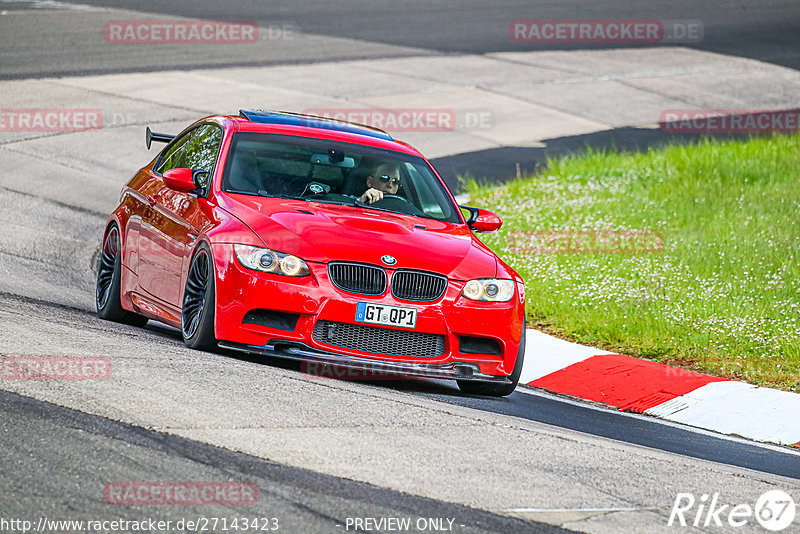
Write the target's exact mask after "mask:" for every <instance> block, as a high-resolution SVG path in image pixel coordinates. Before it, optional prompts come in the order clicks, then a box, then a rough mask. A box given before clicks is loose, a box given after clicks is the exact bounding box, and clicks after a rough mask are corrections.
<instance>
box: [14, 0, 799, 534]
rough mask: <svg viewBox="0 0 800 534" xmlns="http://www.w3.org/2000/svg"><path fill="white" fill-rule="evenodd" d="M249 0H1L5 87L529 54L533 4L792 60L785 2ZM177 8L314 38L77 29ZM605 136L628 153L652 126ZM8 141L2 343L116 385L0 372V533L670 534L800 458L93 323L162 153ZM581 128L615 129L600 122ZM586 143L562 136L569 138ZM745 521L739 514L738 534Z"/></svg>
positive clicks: (791, 25)
mask: <svg viewBox="0 0 800 534" xmlns="http://www.w3.org/2000/svg"><path fill="white" fill-rule="evenodd" d="M263 6H264V3H262V2H256V1H242V2H238V3H236V4H231V5H225V4H223V3H217V2H209V1H200V2H191V1H188V0H187V1H182V2H170V3H163V2H149V1H144V2H122V1H121V0H120V1H119V2H115V1H86V2H82V3H80V4H78V3H70V2H44V1H39V0H31V1H13V2H12V1H8V0H5V1H4V0H0V11H2V13H0V57H2V63H1V65H2V68H0V79H2V80H4V81H3V82H0V95H5V97H9V95H14V96H15V98H19V93H20V91H23V89H22V88H23V87H25V86H24V85H23V84H24V83H25V81H26V80H30V79H34V78H35V79H45V80H44V81H43V83H44V84H50V85H51V86H52V87H53V92H52V93H50V94H48V96H47V99H45V100H43V99H42V97H41V95H36V94H30V95H24V96H25V98H27V99H28V103H29V107H39V108H45V107H50V108H53V107H57V106H59V105H60V100H59V98H61V97H62V96H63V97H64V98H66V96H64V95H66V94H67V93H69V89H65V88H64V87H62V86H57V85H55V84H53V82H51V81H48V80H47V79H48V78H49V77H53V76H60V75H84V74H98V73H121V72H152V71H167V70H176V69H192V68H199V67H208V66H220V65H229V64H232V65H246V66H258V65H267V64H284V63H287V64H293V63H306V62H311V63H322V62H327V61H331V60H338V59H352V58H390V57H404V56H452V55H457V54H464V53H470V54H481V53H488V52H498V51H514V50H521V49H524V46H527V45H520V44H516V43H509V40H508V22H509V21H510V20H513V19H516V18H532V17H533V16H534V15H533V13H535V16H536V17H539V18H565V19H566V18H591V17H596V18H612V17H615V16H616V17H621V18H631V17H636V18H660V19H673V20H679V19H680V20H689V19H692V20H695V19H696V20H702V21H704V23H705V36H706V37H705V39H704V40H703V41H702V42H701V43H697V44H696V45H689V46H696V47H697V48H700V49H703V50H709V51H713V52H719V53H725V54H731V55H740V56H744V57H750V58H754V59H758V60H762V61H766V62H770V63H774V64H777V65H782V66H788V67H791V68H800V49H798V46H797V43H798V42H800V34H798V31H799V30H798V28H800V11H799V10H798V9H797V5H796V2H789V1H785V2H779V1H773V2H760V3H757V2H744V3H739V4H737V5H736V7H735V8H729V7H724V8H723V7H699V8H698V7H695V3H692V2H660V1H649V2H646V3H644V4H643V5H642V6H641V7H640V8H639V9H641V12H637V13H633V12H632V11H631V10H632V8H631V7H630V5H629V4H627V3H623V2H618V1H614V2H602V3H593V4H584V3H581V4H578V3H570V4H566V3H558V2H537V3H531V2H495V3H488V2H477V1H448V2H438V3H433V2H426V3H422V2H420V3H414V2H396V1H395V2H391V1H376V2H368V3H367V2H351V1H343V2H336V3H322V2H306V1H304V0H303V1H298V2H282V3H274V4H270V7H269V8H265V7H263ZM174 16H180V17H197V18H204V19H225V20H255V21H258V22H259V24H260V25H261V26H262V27H270V26H273V27H275V28H291V31H295V32H300V33H302V34H304V35H307V36H308V38H304V39H295V40H291V39H290V40H276V41H275V42H266V43H261V45H262V46H260V47H258V48H256V49H252V48H251V49H246V48H242V47H236V46H232V47H231V48H228V49H224V50H219V49H216V50H213V51H209V50H208V49H201V47H191V46H183V47H179V48H178V49H176V48H169V47H160V46H154V47H150V48H148V47H131V48H128V49H120V48H111V47H108V46H107V44H106V43H105V42H104V41H103V40H102V39H99V40H98V39H95V38H90V37H88V36H90V35H94V34H95V33H97V28H98V25H99V26H100V27H102V24H103V21H106V20H108V19H109V18H113V19H124V18H130V19H138V18H146V19H158V18H165V17H174ZM276 31H278V30H277V29H276ZM93 32H94V33H93ZM254 50H256V51H257V52H258V53H257V54H254ZM94 98H96V99H97V100H96V101H87V102H85V103H84V105H85V107H93V106H96V107H101V106H105V105H106V103H105V102H101V100H102V99H103V98H105V96H103V95H102V94H98V95H97V96H95V97H94ZM48 99H49V100H48ZM140 104H141V102H134V103H132V104H131V106H132V109H135V111H136V113H138V114H140V115H141V114H146V113H149V114H150V116H151V117H152V120H153V121H154V122H161V123H168V124H174V125H178V124H187V123H188V122H189V121H190V120H192V119H193V118H195V117H194V116H193V115H192V112H191V109H190V108H187V109H185V110H183V111H174V109H170V110H169V113H170V115H169V116H160V113H162V112H165V113H166V111H165V110H166V108H163V109H162V108H160V107H159V106H157V105H150V104H147V105H144V104H141V106H140ZM135 106H140V107H135ZM142 106H144V107H142ZM143 110H144V111H143ZM136 128H137V131H140V130H141V131H143V128H140V127H139V126H137V127H136ZM618 133H619V134H620V136H623V137H626V136H630V137H631V138H632V141H631V142H632V143H634V142H636V139H638V138H639V137H638V136H639V135H642V136H651V135H653V133H652V132H651V131H649V132H640V133H637V132H635V131H634V132H631V131H628V130H625V129H620V130H619V132H618ZM0 135H2V137H0V154H1V155H2V161H3V167H4V170H3V173H2V176H0V224H2V226H0V356H93V357H98V358H107V359H108V361H110V362H111V363H112V365H113V372H112V375H111V378H110V379H108V380H98V381H81V382H78V381H74V382H67V381H63V382H43V381H16V380H0V466H2V471H3V475H4V476H3V477H0V531H2V532H22V530H21V529H20V528H18V527H19V524H16V525H17V528H15V527H12V526H8V525H9V524H7V523H3V521H4V520H5V521H10V520H12V519H15V520H30V521H32V522H33V524H34V525H36V524H37V522H38V521H40V520H42V519H43V518H46V519H47V520H59V519H72V520H87V521H88V520H109V519H124V520H129V521H141V520H146V519H153V520H164V521H173V522H174V521H178V520H180V519H190V518H194V519H199V518H214V517H216V518H225V519H227V520H232V519H233V518H235V517H241V516H247V517H257V518H267V519H271V518H276V519H277V520H278V525H279V526H280V528H279V529H278V530H279V531H281V532H346V531H348V530H354V529H355V527H356V525H355V523H354V520H355V519H361V520H364V519H371V520H376V521H377V520H379V519H381V518H384V519H386V518H410V520H411V522H412V524H413V525H422V526H424V528H416V529H414V528H412V529H409V530H407V531H411V532H414V531H427V532H434V531H444V530H450V531H455V532H464V533H471V532H504V533H508V532H563V531H580V532H609V533H610V532H669V531H672V530H675V529H674V528H670V527H668V526H667V522H668V520H669V517H670V513H671V510H672V508H673V503H675V501H676V497H677V496H678V494H680V493H690V494H693V495H694V496H696V497H697V498H698V499H700V498H701V495H712V494H715V493H718V494H719V501H720V502H721V503H726V504H730V505H731V506H733V505H737V504H740V503H749V505H750V506H753V505H754V504H755V503H756V501H757V499H758V498H759V496H760V495H762V494H764V493H765V492H766V491H769V490H775V489H780V490H783V491H787V492H790V493H792V494H794V495H798V492H800V454H798V452H796V451H793V450H791V449H787V448H783V447H777V446H772V445H768V444H758V443H754V442H748V441H746V440H743V439H737V438H733V437H728V436H719V435H714V434H711V433H708V432H700V431H697V430H695V429H691V428H688V427H682V426H680V425H674V424H666V423H663V422H658V421H655V420H652V419H650V418H646V417H640V416H631V415H629V414H620V413H617V412H612V411H610V410H606V409H603V408H599V407H595V406H589V405H584V404H580V403H577V402H575V401H571V400H569V399H561V398H558V397H555V396H551V395H548V394H544V393H541V392H536V391H532V390H530V391H524V392H523V391H517V392H515V393H514V394H512V395H511V396H509V397H508V398H505V399H487V398H481V397H466V396H462V395H460V394H459V393H458V392H457V389H456V387H455V384H450V383H447V382H441V381H433V380H419V381H399V382H398V381H395V382H374V383H365V382H354V381H347V380H334V379H331V378H327V377H319V376H313V375H309V374H304V373H303V372H301V370H300V369H299V368H298V366H297V365H293V364H287V363H281V362H274V361H268V360H266V359H262V358H260V357H256V356H243V355H240V354H234V353H228V352H224V351H219V352H216V353H206V352H199V351H191V350H189V349H187V348H186V347H184V345H183V343H182V341H181V339H180V335H179V334H178V333H176V332H175V331H174V330H172V329H169V328H166V327H163V326H160V325H157V324H153V323H152V322H151V323H150V324H148V325H147V326H146V327H145V328H133V327H128V326H124V325H119V324H114V323H110V322H105V321H102V320H100V319H99V318H98V317H97V316H96V314H95V313H94V295H93V291H94V264H95V261H96V257H97V252H98V249H99V244H100V238H101V236H102V232H103V228H104V224H105V220H106V217H107V214H108V213H109V212H110V211H111V210H112V209H113V207H114V205H115V202H116V201H117V198H118V193H119V190H120V188H121V186H122V185H123V183H124V181H125V180H127V178H128V177H129V176H130V175H132V173H133V172H134V171H135V170H136V169H137V168H138V167H140V166H141V165H144V164H145V163H146V162H147V158H148V157H152V156H153V155H154V152H152V153H150V154H149V155H143V152H142V150H143V146H140V145H143V137H144V136H143V133H142V134H141V135H139V134H137V136H138V137H137V140H136V143H137V145H136V147H135V149H133V148H131V147H130V146H129V145H128V144H127V143H129V142H130V139H129V137H128V134H127V133H119V132H117V131H116V130H114V129H108V130H103V131H99V132H77V133H70V134H52V135H31V136H26V135H19V134H9V135H6V134H5V133H2V132H0ZM586 138H591V139H593V140H595V141H596V143H597V144H598V145H602V144H610V143H613V142H614V135H613V132H612V133H611V134H601V135H597V136H594V137H592V136H588V137H586ZM626 138H627V137H626ZM583 139H584V138H581V139H579V140H578V139H573V140H570V139H565V140H563V143H564V146H566V147H569V148H570V149H572V148H575V147H578V146H580V145H581V144H582V143H581V141H582V140H583ZM644 142H645V144H646V143H647V142H648V140H647V139H644ZM508 150H509V151H513V150H514V149H513V148H509V149H508ZM423 151H424V150H423ZM502 155H503V154H502V153H500V152H498V151H494V152H492V153H491V154H487V155H473V159H470V158H469V157H467V156H468V155H467V156H464V157H463V158H461V159H460V160H459V162H458V164H459V165H466V166H467V168H469V166H470V165H474V166H476V167H477V166H479V165H483V166H487V165H491V164H492V159H491V158H496V157H502ZM487 158H488V159H487ZM795 415H796V414H789V415H788V416H795ZM120 481H200V482H203V483H217V482H220V481H228V482H236V483H248V484H254V485H255V486H257V488H258V500H257V502H255V503H254V504H249V505H248V504H245V505H242V504H232V505H231V504H228V505H226V504H214V505H192V504H184V505H173V506H163V505H162V506H154V505H148V504H146V503H139V504H136V505H124V504H112V503H110V502H109V499H108V497H107V495H105V494H104V490H106V489H107V488H108V487H109V484H112V485H113V483H115V482H120ZM694 511H696V510H693V512H694ZM693 512H692V514H691V515H689V514H687V518H688V519H689V520H692V519H693V518H694V515H693ZM419 521H422V522H421V523H419ZM368 525H373V526H375V525H376V523H364V522H362V523H360V531H379V529H378V528H377V527H376V528H369V526H368ZM383 525H384V527H385V526H386V523H384V524H383ZM439 527H441V528H439ZM445 527H448V528H447V529H445ZM759 529H760V527H759V525H758V524H757V523H756V521H755V520H754V519H751V521H750V523H749V525H748V527H745V528H742V529H737V530H735V531H737V532H738V531H741V532H748V531H762V530H759ZM173 530H174V529H173ZM197 530H198V529H197V528H195V529H184V530H181V532H183V531H186V532H189V531H192V532H194V531H197ZM40 531H43V532H48V531H49V532H68V531H69V532H73V531H74V532H81V531H88V530H85V529H84V530H80V529H79V528H77V527H74V526H73V527H70V528H62V529H57V528H56V527H53V526H51V527H50V528H49V529H46V528H45V529H43V530H42V529H40ZM107 531H109V532H113V531H114V530H110V529H109V530H107ZM117 531H119V530H117ZM176 531H177V530H176ZM209 531H222V529H221V528H217V529H216V530H209ZM383 531H387V530H386V528H384V530H383ZM706 531H709V532H721V531H730V529H729V530H726V529H723V528H715V527H714V526H713V525H712V526H710V527H709V526H706Z"/></svg>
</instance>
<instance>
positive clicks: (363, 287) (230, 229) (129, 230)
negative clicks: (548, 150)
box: [96, 110, 525, 396]
mask: <svg viewBox="0 0 800 534" xmlns="http://www.w3.org/2000/svg"><path fill="white" fill-rule="evenodd" d="M152 141H156V142H162V143H166V146H165V147H164V149H163V150H162V151H161V153H160V154H159V155H158V156H157V157H156V158H155V159H154V160H153V161H152V162H150V164H148V165H147V166H145V167H144V168H142V169H141V170H140V171H139V172H137V173H136V175H135V176H134V177H133V178H132V179H131V180H130V181H129V182H128V183H127V184H126V185H125V187H124V188H123V190H122V193H121V196H120V203H119V206H118V207H117V208H116V209H115V210H114V212H113V213H112V214H111V216H110V217H109V220H108V224H107V226H106V230H105V235H104V237H103V244H102V249H101V254H100V258H99V261H98V266H97V295H96V303H97V312H98V314H99V315H100V317H102V318H104V319H109V320H114V321H120V322H126V323H129V324H140V325H141V324H144V323H145V322H146V321H147V320H148V319H155V320H157V321H160V322H163V323H166V324H169V325H172V326H174V327H176V328H179V329H180V330H181V332H182V333H183V339H184V341H185V342H186V345H188V346H189V347H192V348H196V349H211V348H214V347H217V346H218V347H222V348H226V349H233V350H240V351H246V352H251V353H260V354H269V355H274V356H275V357H281V358H292V359H297V360H302V361H307V362H315V363H317V364H319V365H335V366H345V367H346V368H354V369H361V370H365V369H367V370H376V369H380V370H384V371H386V372H391V373H396V374H399V375H407V376H420V377H434V378H445V379H454V380H456V381H457V382H458V385H459V387H460V389H461V390H462V391H463V392H466V393H471V394H482V395H495V396H503V395H508V394H509V393H511V392H512V391H513V390H514V388H515V387H516V385H517V382H518V381H519V375H520V371H521V369H522V360H523V355H524V352H525V314H524V310H525V306H524V299H525V288H524V284H523V281H522V279H521V278H520V276H519V275H518V274H517V273H516V272H514V270H512V269H511V268H510V267H509V266H508V265H506V264H505V263H503V261H502V260H500V259H499V258H498V257H497V256H496V255H495V254H494V253H493V252H492V251H491V250H489V249H488V248H487V247H486V246H485V245H484V244H483V243H481V242H480V241H479V240H478V239H477V238H476V237H475V235H474V233H473V232H488V231H493V230H496V229H498V228H499V227H500V224H501V221H500V219H499V218H498V217H497V216H496V215H494V214H492V213H490V212H488V211H485V210H482V209H477V208H472V207H466V206H458V205H457V203H456V201H455V199H454V197H453V195H452V194H451V192H450V191H449V190H448V188H447V186H446V185H445V183H444V182H443V181H442V179H441V178H440V177H439V175H438V174H437V173H436V171H435V170H434V169H433V167H432V166H431V165H430V163H429V162H428V161H427V160H426V159H425V158H424V157H423V156H422V155H421V154H420V153H419V152H418V151H416V150H415V149H414V148H412V147H410V146H409V145H407V144H405V143H403V142H400V141H397V140H395V139H393V138H392V137H391V136H389V135H388V134H386V133H385V132H383V131H381V130H376V129H374V128H370V127H367V126H362V125H357V124H351V123H345V122H339V121H335V120H329V119H325V118H322V117H313V116H308V115H297V114H292V113H284V112H271V111H252V110H242V111H241V112H240V114H239V115H238V116H212V117H206V118H204V119H201V120H199V121H197V122H195V123H194V124H191V125H190V126H189V127H188V128H186V129H185V130H184V131H183V132H181V133H179V134H178V135H175V136H172V135H167V134H157V133H152V132H151V131H150V129H149V128H148V129H147V146H148V148H149V147H150V144H151V142H152ZM465 214H468V217H465Z"/></svg>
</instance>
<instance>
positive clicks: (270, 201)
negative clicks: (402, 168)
mask: <svg viewBox="0 0 800 534" xmlns="http://www.w3.org/2000/svg"><path fill="white" fill-rule="evenodd" d="M221 206H222V207H223V208H224V209H226V210H228V211H230V212H231V213H233V214H235V215H236V217H237V218H239V219H241V220H242V221H243V222H244V223H245V224H247V226H249V227H250V228H251V229H252V230H253V231H254V232H255V233H256V234H257V235H258V237H259V238H260V239H261V240H262V241H263V242H264V244H265V245H266V246H268V247H269V248H272V249H274V250H277V251H280V252H286V253H290V254H295V255H297V256H299V257H301V258H303V259H304V260H306V261H312V262H319V263H328V262H330V261H354V262H361V263H370V264H375V265H384V266H386V265H385V264H384V263H382V262H381V257H382V256H384V255H390V256H393V257H394V258H395V259H396V260H397V263H396V264H394V265H392V266H390V267H391V268H396V269H419V270H424V271H432V272H436V273H440V274H443V275H446V276H447V277H448V278H451V279H455V280H469V279H471V278H481V277H484V278H485V277H492V276H495V273H496V271H497V259H496V257H495V255H494V253H492V251H491V250H489V249H488V248H487V247H486V246H485V245H483V244H482V243H481V242H480V241H478V239H477V238H476V237H475V236H474V235H473V234H472V232H471V231H470V230H469V228H468V227H467V226H466V225H463V224H452V223H446V222H440V221H435V220H433V219H424V218H418V217H412V216H408V215H403V214H399V213H392V212H387V211H380V210H372V209H368V208H359V207H352V206H340V205H336V204H326V203H322V202H313V201H311V202H306V201H298V200H284V199H275V198H267V197H251V196H245V195H236V196H235V197H234V196H233V195H231V196H227V197H226V198H225V199H224V204H223V203H221ZM387 267H388V266H387Z"/></svg>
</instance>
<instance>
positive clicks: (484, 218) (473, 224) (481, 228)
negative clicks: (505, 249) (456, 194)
mask: <svg viewBox="0 0 800 534" xmlns="http://www.w3.org/2000/svg"><path fill="white" fill-rule="evenodd" d="M461 207H462V208H464V209H465V210H468V211H469V213H470V217H469V219H467V225H468V226H469V227H470V228H472V231H474V232H494V231H495V230H498V229H499V228H500V227H501V226H502V225H503V221H502V219H500V217H498V216H497V215H495V214H494V213H492V212H491V211H489V210H484V209H481V208H473V207H472V206H461Z"/></svg>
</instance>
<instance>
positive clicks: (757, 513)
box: [667, 490, 797, 532]
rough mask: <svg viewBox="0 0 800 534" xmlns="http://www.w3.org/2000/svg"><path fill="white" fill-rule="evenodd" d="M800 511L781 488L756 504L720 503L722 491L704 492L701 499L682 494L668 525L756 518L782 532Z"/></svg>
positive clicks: (737, 524)
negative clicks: (720, 492) (710, 493)
mask: <svg viewBox="0 0 800 534" xmlns="http://www.w3.org/2000/svg"><path fill="white" fill-rule="evenodd" d="M796 512H797V510H796V505H795V502H794V499H792V497H791V495H789V494H788V493H786V492H784V491H781V490H772V491H768V492H766V493H764V494H763V495H761V496H760V497H759V498H758V500H757V501H756V503H755V506H751V505H750V504H746V503H745V504H737V505H735V506H733V505H730V504H720V502H719V493H714V494H713V495H710V496H709V495H706V494H703V495H702V496H701V497H700V499H696V498H695V496H694V495H693V494H691V493H679V494H678V496H677V497H676V498H675V504H674V505H673V506H672V513H671V514H670V516H669V521H668V522H667V526H670V527H672V526H681V527H687V526H690V525H691V526H693V527H701V526H702V527H711V526H715V527H728V526H729V527H734V528H736V527H743V526H745V525H748V524H752V523H753V520H754V519H755V521H756V522H758V524H759V525H761V526H762V527H763V528H765V529H767V530H769V531H772V532H779V531H781V530H784V529H786V528H788V527H789V526H791V525H792V523H793V522H794V518H795V514H796Z"/></svg>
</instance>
